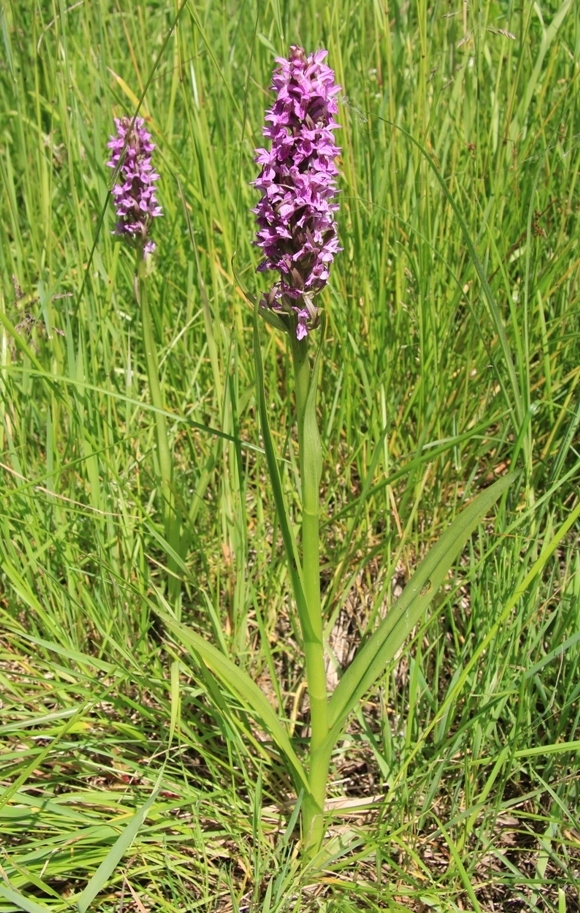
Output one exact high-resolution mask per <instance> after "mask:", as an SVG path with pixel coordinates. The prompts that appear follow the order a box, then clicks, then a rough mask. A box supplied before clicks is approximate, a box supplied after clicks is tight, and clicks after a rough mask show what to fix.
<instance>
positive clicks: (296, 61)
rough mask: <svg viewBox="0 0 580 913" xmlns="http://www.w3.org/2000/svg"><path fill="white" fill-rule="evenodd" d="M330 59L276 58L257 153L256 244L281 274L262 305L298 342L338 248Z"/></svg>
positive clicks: (321, 54)
mask: <svg viewBox="0 0 580 913" xmlns="http://www.w3.org/2000/svg"><path fill="white" fill-rule="evenodd" d="M327 53H328V52H327V51H323V50H320V51H316V52H315V53H314V54H309V55H308V56H307V55H306V53H305V51H304V50H303V49H302V48H299V47H295V46H292V47H291V48H290V57H289V59H288V60H286V59H285V58H283V57H278V58H276V62H277V64H278V68H277V70H275V72H274V76H273V80H272V89H273V90H274V91H275V92H276V96H277V97H276V101H275V102H274V104H273V106H272V107H271V108H270V110H269V111H268V113H267V114H266V120H267V121H269V122H270V123H269V126H266V127H265V128H264V131H263V132H264V136H265V137H266V138H267V139H270V140H271V141H272V145H271V148H270V149H269V150H268V149H258V150H257V154H256V162H257V163H258V164H259V165H261V166H262V170H261V171H260V174H259V177H258V179H257V180H256V181H254V182H253V183H254V186H255V187H257V188H258V190H260V191H261V192H262V197H261V199H260V202H259V203H258V205H257V206H256V208H255V209H254V212H255V214H256V220H257V223H258V231H257V234H256V241H255V243H256V245H257V246H258V247H260V248H261V249H262V251H263V253H264V259H263V260H262V262H261V263H260V265H259V267H258V269H259V270H260V271H264V270H275V271H277V272H278V273H279V274H280V279H279V280H278V281H277V282H276V283H275V284H274V285H273V286H272V288H271V290H270V291H269V292H268V293H267V294H266V295H265V296H264V298H263V299H262V301H261V304H262V306H263V307H265V308H269V309H270V310H272V311H273V312H274V313H276V314H278V315H280V316H282V318H283V321H284V323H285V324H286V327H287V329H288V330H289V331H290V330H291V331H293V332H295V334H296V337H297V339H299V340H300V339H304V338H305V337H306V336H307V335H308V333H309V331H310V330H311V329H314V328H315V327H316V326H317V325H318V308H317V306H316V305H315V303H314V296H315V295H316V293H317V292H319V291H320V290H321V289H322V288H324V286H325V285H326V283H327V281H328V277H329V274H330V266H331V264H332V261H333V259H334V256H335V254H336V253H337V252H338V251H339V250H341V248H340V247H339V243H338V233H337V228H336V222H335V218H334V213H335V212H336V210H337V209H338V204H337V203H336V202H335V201H334V200H335V197H336V194H337V192H338V190H337V187H336V176H337V174H338V168H337V166H336V156H337V155H338V154H339V152H340V149H339V148H338V146H337V145H336V144H335V141H334V135H333V130H335V129H336V128H337V127H338V126H339V125H338V124H337V123H336V122H335V120H334V115H335V114H336V113H337V110H338V108H337V103H336V95H337V93H338V92H339V91H340V86H337V85H336V83H335V81H334V72H333V71H332V70H331V69H330V67H328V66H327V65H326V64H325V63H323V61H324V59H325V57H326V56H327Z"/></svg>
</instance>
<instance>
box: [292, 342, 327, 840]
mask: <svg viewBox="0 0 580 913" xmlns="http://www.w3.org/2000/svg"><path fill="white" fill-rule="evenodd" d="M292 357H293V361H294V373H295V377H296V406H297V419H298V444H299V450H300V477H301V487H302V556H303V557H302V572H303V580H304V595H305V597H306V603H307V608H308V618H307V619H301V621H302V636H303V639H304V658H305V665H306V681H307V685H308V694H309V698H310V727H311V737H310V765H309V775H308V776H309V783H310V793H309V794H308V795H307V796H306V797H305V798H304V802H303V806H302V824H303V838H304V849H305V853H306V854H307V855H312V854H313V853H315V852H316V851H317V849H318V848H319V846H320V844H321V842H322V839H323V837H324V800H325V796H326V783H327V779H328V769H329V764H330V756H329V754H328V752H321V751H320V748H321V746H322V745H323V743H324V741H325V739H326V736H327V735H328V699H327V692H326V670H325V665H324V643H323V625H322V612H321V603H320V558H319V515H320V506H319V501H320V445H319V441H318V430H317V428H316V419H315V414H314V407H315V404H314V402H313V401H309V392H310V390H311V383H314V380H313V379H312V378H311V373H310V364H309V359H308V342H307V340H306V339H305V340H302V341H298V340H296V339H293V340H292Z"/></svg>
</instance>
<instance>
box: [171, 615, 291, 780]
mask: <svg viewBox="0 0 580 913" xmlns="http://www.w3.org/2000/svg"><path fill="white" fill-rule="evenodd" d="M156 611H157V612H158V614H159V615H160V617H161V618H162V620H163V622H164V624H165V625H166V626H167V628H168V629H169V630H171V631H173V633H174V635H175V636H176V638H177V640H178V642H179V643H180V644H186V645H187V646H188V647H189V648H190V649H192V650H193V651H194V652H195V653H196V654H197V655H198V656H200V657H201V659H202V660H203V662H204V663H205V664H206V665H207V666H208V668H209V669H211V671H212V672H213V673H214V675H215V676H217V678H218V679H219V680H220V681H221V682H222V684H224V685H225V686H226V687H227V688H228V690H229V692H230V694H233V695H234V696H235V697H236V698H237V699H238V700H239V701H241V703H242V704H243V706H244V707H246V708H248V710H249V712H250V713H251V714H252V716H253V717H254V719H257V720H258V721H259V723H260V724H261V725H262V726H263V727H264V729H265V730H266V732H268V734H269V735H270V736H271V737H272V739H273V741H274V742H275V743H276V745H277V746H278V748H279V749H280V751H281V752H282V754H283V755H284V757H285V758H286V760H287V761H288V762H289V764H290V768H291V773H292V777H293V779H294V782H295V784H296V786H297V788H298V789H302V788H304V787H306V788H308V779H307V777H306V773H305V771H304V767H303V766H302V763H301V762H300V760H299V758H298V755H297V754H296V752H295V751H294V748H293V746H292V742H291V741H290V737H289V735H288V733H287V732H286V730H285V729H284V727H283V725H282V723H281V722H280V720H279V719H278V716H277V714H276V711H275V710H274V708H273V707H272V705H271V704H270V703H269V701H268V699H267V698H266V696H265V694H264V693H263V692H262V691H261V690H260V688H259V687H258V685H256V683H255V682H254V681H253V680H252V679H251V678H250V676H249V675H248V674H247V673H246V672H244V670H243V669H240V668H239V667H238V666H236V664H235V663H234V662H233V660H231V659H230V658H229V656H226V655H225V654H224V653H222V652H221V651H220V650H218V649H217V647H214V646H213V645H212V644H210V643H208V642H207V641H206V640H204V639H203V637H200V635H199V634H196V633H195V631H192V630H191V629H190V628H188V627H186V626H185V625H183V624H180V623H179V622H178V621H176V619H175V618H173V617H172V616H171V615H169V614H166V613H164V612H163V613H161V612H159V610H156Z"/></svg>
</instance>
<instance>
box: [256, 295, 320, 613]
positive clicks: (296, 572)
mask: <svg viewBox="0 0 580 913" xmlns="http://www.w3.org/2000/svg"><path fill="white" fill-rule="evenodd" d="M254 360H255V365H256V391H257V396H258V410H259V412H260V425H261V428H262V437H263V439H264V451H265V454H266V462H267V464H268V473H269V476H270V482H271V484H272V492H273V494H274V502H275V504H276V513H277V514H278V521H279V523H280V531H281V533H282V540H283V542H284V550H285V552H286V560H287V562H288V569H289V571H290V579H291V581H292V591H293V593H294V599H295V600H296V605H297V607H298V612H299V615H300V618H301V619H302V620H304V622H306V623H307V620H308V607H307V604H306V596H305V595H304V585H303V582H302V571H301V565H300V558H299V556H298V549H297V548H296V540H295V538H294V534H293V532H292V527H291V525H290V521H289V519H288V511H287V510H286V503H285V501H284V492H283V491H282V483H281V481H280V473H279V471H278V462H277V460H276V453H275V450H274V445H273V443H272V435H271V434H270V423H269V421H268V409H267V406H266V397H265V394H264V370H263V367H262V354H261V352H260V340H259V334H258V305H256V309H255V312H254Z"/></svg>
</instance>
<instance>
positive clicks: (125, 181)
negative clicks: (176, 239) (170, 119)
mask: <svg viewBox="0 0 580 913" xmlns="http://www.w3.org/2000/svg"><path fill="white" fill-rule="evenodd" d="M115 126H116V128H117V135H116V136H111V139H110V141H109V142H108V143H107V146H108V148H109V149H111V158H110V159H109V161H108V162H107V165H108V167H109V168H113V170H114V172H115V177H116V179H117V183H116V184H115V185H114V186H113V189H112V190H111V193H112V195H113V198H114V201H115V209H116V212H117V219H118V222H117V225H116V227H115V231H114V234H116V235H118V236H120V237H125V238H126V239H127V240H128V241H129V242H131V243H132V244H133V245H134V246H135V247H137V248H140V249H141V250H142V252H143V257H144V258H145V259H147V258H148V257H149V256H150V255H151V254H152V253H153V251H154V250H155V242H154V241H152V240H151V238H150V237H149V232H150V229H151V224H152V222H153V219H156V218H157V217H158V216H162V215H163V210H162V208H161V206H160V205H159V203H158V202H157V197H156V188H155V182H156V181H157V179H158V178H159V175H158V174H157V173H156V172H155V171H154V170H153V165H152V163H151V153H152V152H153V150H154V149H155V144H154V143H152V142H151V134H150V133H148V132H147V130H146V129H145V121H144V120H143V118H142V117H135V118H133V117H121V118H115Z"/></svg>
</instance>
